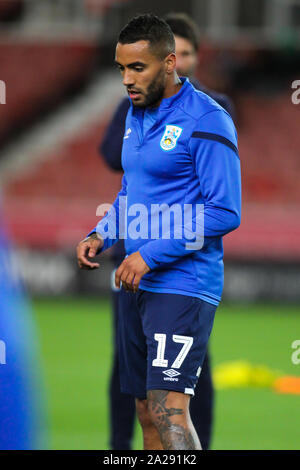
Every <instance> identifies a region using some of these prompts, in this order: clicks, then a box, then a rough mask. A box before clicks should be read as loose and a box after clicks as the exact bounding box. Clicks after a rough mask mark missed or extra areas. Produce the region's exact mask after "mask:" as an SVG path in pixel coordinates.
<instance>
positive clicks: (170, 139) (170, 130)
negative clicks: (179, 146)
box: [160, 125, 182, 150]
mask: <svg viewBox="0 0 300 470" xmlns="http://www.w3.org/2000/svg"><path fill="white" fill-rule="evenodd" d="M181 132H182V128H181V127H178V126H172V125H168V126H166V129H165V132H164V135H163V136H162V138H161V141H160V146H161V148H162V149H163V150H172V149H173V148H175V147H176V143H177V140H178V138H179V136H180V134H181Z"/></svg>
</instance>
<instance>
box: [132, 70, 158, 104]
mask: <svg viewBox="0 0 300 470" xmlns="http://www.w3.org/2000/svg"><path fill="white" fill-rule="evenodd" d="M165 86H166V85H165V71H164V70H163V69H161V70H160V71H159V72H158V74H157V75H156V77H155V78H154V79H153V81H152V82H151V83H150V85H149V86H148V88H147V92H146V94H145V101H144V102H143V103H141V104H140V105H135V106H137V107H139V108H148V107H155V105H156V104H157V103H159V102H160V101H161V100H162V98H163V96H164V91H165Z"/></svg>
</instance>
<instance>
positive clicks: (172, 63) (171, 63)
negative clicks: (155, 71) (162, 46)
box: [165, 52, 176, 74]
mask: <svg viewBox="0 0 300 470" xmlns="http://www.w3.org/2000/svg"><path fill="white" fill-rule="evenodd" d="M165 66H166V72H167V74H171V73H173V72H174V70H176V55H175V53H174V52H172V53H171V54H169V55H167V57H166V58H165Z"/></svg>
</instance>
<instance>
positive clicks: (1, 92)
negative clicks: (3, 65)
mask: <svg viewBox="0 0 300 470" xmlns="http://www.w3.org/2000/svg"><path fill="white" fill-rule="evenodd" d="M0 104H6V84H5V82H4V81H3V80H0Z"/></svg>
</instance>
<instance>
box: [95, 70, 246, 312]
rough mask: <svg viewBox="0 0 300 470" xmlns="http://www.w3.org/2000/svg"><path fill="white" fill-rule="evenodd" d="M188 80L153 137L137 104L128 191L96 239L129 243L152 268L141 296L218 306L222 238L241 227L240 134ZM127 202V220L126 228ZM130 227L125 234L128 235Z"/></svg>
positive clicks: (160, 116) (129, 131)
mask: <svg viewBox="0 0 300 470" xmlns="http://www.w3.org/2000/svg"><path fill="white" fill-rule="evenodd" d="M181 80H182V82H183V85H182V87H181V89H180V90H179V92H178V93H177V94H175V95H173V96H171V97H170V98H166V99H163V100H162V102H161V104H160V106H159V109H158V112H157V113H156V115H155V120H154V122H153V125H152V126H151V127H150V128H148V130H147V132H146V134H145V135H143V128H144V126H143V120H144V110H143V109H142V108H137V107H134V106H133V105H132V104H131V106H130V109H129V112H128V115H127V119H126V125H125V134H124V140H123V149H122V166H123V169H124V177H123V184H122V189H121V191H120V192H119V194H118V196H117V198H116V200H115V202H114V204H113V207H112V209H111V210H110V211H109V213H108V214H107V215H106V216H105V217H104V218H103V219H102V220H101V221H100V222H99V224H98V225H97V227H96V228H95V229H94V230H93V231H92V232H94V231H95V230H96V231H97V232H98V233H100V234H101V235H102V236H103V238H104V239H105V241H104V247H103V250H105V249H106V248H109V247H110V246H112V245H113V244H114V243H115V242H116V241H117V239H118V238H120V237H125V249H126V253H127V254H128V255H129V254H131V253H133V252H135V251H139V252H140V254H141V256H142V257H143V259H144V260H145V262H146V263H147V265H148V266H149V267H150V269H151V271H150V272H149V273H147V274H146V275H144V276H143V278H142V280H141V282H140V289H144V290H148V291H153V292H167V293H175V294H184V295H190V296H195V297H199V298H202V299H203V300H206V301H208V302H210V303H213V304H215V305H217V304H218V302H219V301H220V299H221V293H222V289H223V245H222V237H223V235H225V234H226V233H228V232H230V231H232V230H234V229H235V228H237V227H238V226H239V224H240V210H241V182H240V160H239V156H238V150H237V134H236V130H235V127H234V124H233V122H232V119H231V117H230V115H229V114H228V113H227V112H226V111H225V110H224V109H223V108H222V107H221V106H220V105H219V104H218V103H216V102H215V101H214V100H213V99H211V98H210V97H209V96H207V95H206V94H205V93H203V92H200V91H197V90H196V89H195V88H194V87H193V86H192V84H191V83H190V82H189V80H188V79H186V78H182V79H181ZM124 201H126V204H127V208H126V211H125V212H126V217H125V218H124V217H123V215H122V216H121V219H122V220H121V221H120V220H119V219H118V215H119V213H120V206H124ZM162 205H164V206H162ZM158 207H160V209H162V210H163V212H164V215H166V214H168V211H169V213H170V224H169V227H167V229H166V227H165V226H164V223H165V222H166V221H167V220H168V217H167V218H165V219H164V215H163V216H162V215H161V214H160V213H159V209H157V208H158ZM175 207H176V208H178V207H180V208H181V209H182V211H181V215H180V213H178V211H177V212H176V211H174V212H172V208H175ZM186 207H192V208H193V218H192V219H191V225H189V224H188V222H187V221H186V220H183V219H185V217H184V215H185V212H184V211H185V208H186ZM196 207H197V208H198V207H199V208H202V212H201V210H200V212H199V214H200V215H199V214H198V213H197V210H196V214H198V217H197V219H196V217H195V208H196ZM170 208H171V210H170ZM179 212H180V211H179ZM174 214H175V215H174ZM115 215H116V216H117V217H116V218H115V217H114V216H115ZM180 217H181V218H180ZM181 219H182V220H181ZM114 220H116V224H115V227H114V229H113V230H112V221H114ZM203 220H204V230H203V235H204V242H203V246H202V247H201V243H200V244H199V243H198V244H197V245H193V249H187V247H190V246H191V242H193V241H194V239H190V233H191V232H193V233H195V232H197V234H198V235H199V237H200V240H201V235H202V221H203ZM122 225H124V226H125V232H124V231H122V233H120V226H122ZM108 228H109V230H108ZM179 229H182V230H181V234H180V235H178V233H179V232H180V230H179ZM108 231H109V233H110V236H109V237H107V232H108ZM92 232H91V233H92ZM174 232H176V235H174ZM198 232H199V233H198ZM198 245H199V248H197V249H195V248H194V247H197V246H198Z"/></svg>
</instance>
